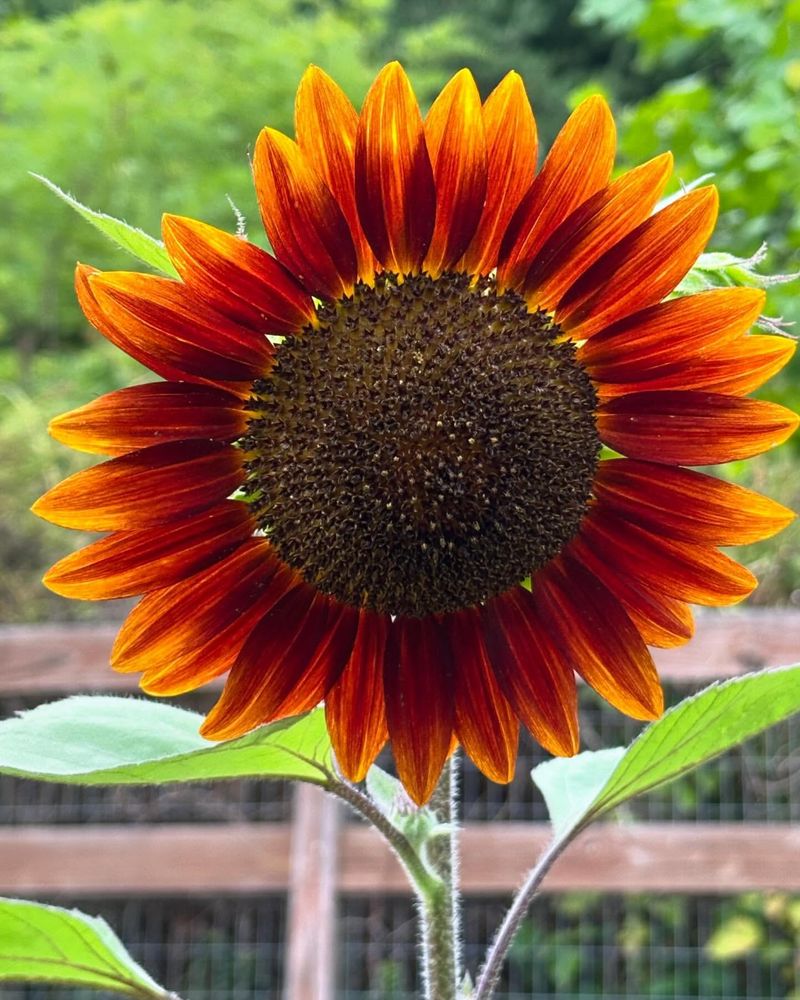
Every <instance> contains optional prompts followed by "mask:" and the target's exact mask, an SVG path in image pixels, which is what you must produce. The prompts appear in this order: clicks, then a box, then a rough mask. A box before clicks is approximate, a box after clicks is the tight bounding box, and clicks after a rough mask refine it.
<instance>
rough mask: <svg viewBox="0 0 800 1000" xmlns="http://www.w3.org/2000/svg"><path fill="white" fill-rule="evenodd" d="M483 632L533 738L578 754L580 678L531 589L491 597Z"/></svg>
mask: <svg viewBox="0 0 800 1000" xmlns="http://www.w3.org/2000/svg"><path fill="white" fill-rule="evenodd" d="M483 634H484V640H485V643H486V649H487V651H488V653H489V660H490V662H491V664H492V668H493V669H494V674H495V676H496V677H497V680H498V683H499V685H500V688H501V690H502V691H503V693H504V694H505V696H506V698H508V700H509V701H510V702H511V705H512V707H513V709H514V711H515V712H516V713H517V715H518V716H519V718H520V719H521V720H522V722H523V723H524V725H525V726H527V727H528V729H529V730H530V731H531V733H532V734H533V736H534V738H535V739H536V740H538V742H539V743H541V745H542V746H543V747H544V748H545V749H546V750H549V751H550V753H553V754H557V755H558V756H562V757H571V756H572V755H573V754H575V753H577V752H578V706H577V694H576V689H575V676H574V674H573V672H572V667H571V666H569V665H568V664H567V663H566V662H565V660H564V655H563V653H562V652H561V650H560V649H558V647H556V646H555V644H554V643H553V640H552V638H551V636H550V629H549V627H548V624H547V622H545V621H543V620H542V619H541V617H540V615H539V612H538V609H537V608H536V605H535V603H534V600H533V597H532V596H531V595H530V594H529V593H528V591H527V590H525V589H524V588H523V587H516V588H515V589H514V590H510V591H508V592H507V593H505V594H501V595H500V597H495V598H494V599H493V600H491V601H489V602H488V603H487V604H486V606H485V608H484V615H483Z"/></svg>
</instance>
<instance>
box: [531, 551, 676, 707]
mask: <svg viewBox="0 0 800 1000" xmlns="http://www.w3.org/2000/svg"><path fill="white" fill-rule="evenodd" d="M533 586H534V589H533V594H534V599H535V601H536V603H537V605H538V607H539V609H540V614H541V619H542V620H543V621H546V622H547V623H548V625H549V626H550V627H551V629H552V630H553V634H554V637H555V639H556V642H557V643H558V644H559V645H560V646H561V648H562V650H563V652H564V655H565V659H566V661H567V662H568V663H570V664H571V665H572V668H573V670H576V671H577V672H578V673H579V674H580V675H581V677H583V679H584V680H585V681H586V683H587V684H589V685H590V686H591V687H593V688H594V689H595V691H597V693H598V694H600V695H602V696H603V698H605V699H606V701H607V702H609V703H610V704H611V705H613V706H614V707H615V708H618V709H619V710H620V711H621V712H624V713H625V714H626V715H630V716H632V717H633V718H634V719H657V718H658V716H659V715H661V713H662V712H663V711H664V694H663V692H662V690H661V684H660V683H659V680H658V674H657V672H656V668H655V664H654V663H653V658H652V656H651V655H650V653H649V651H648V649H647V646H645V644H644V640H643V639H642V637H641V635H640V634H639V631H638V630H637V628H636V626H635V625H634V624H633V622H632V621H631V619H630V618H629V617H628V614H627V613H626V611H625V609H624V608H623V606H622V605H621V604H620V602H619V601H618V600H617V599H616V598H615V597H614V596H613V595H612V594H611V593H610V592H609V591H608V589H607V588H606V586H605V585H604V584H603V583H602V582H601V581H600V580H598V579H597V577H596V576H593V575H592V574H591V573H590V572H589V571H588V570H587V569H585V568H584V567H583V566H582V565H581V563H580V561H579V560H578V559H576V558H575V557H574V556H572V555H570V553H569V551H565V552H564V553H563V554H562V556H561V557H560V558H559V559H556V560H554V561H553V562H552V563H550V565H549V566H548V567H547V569H546V570H544V572H542V573H539V574H537V575H536V577H535V579H534V584H533Z"/></svg>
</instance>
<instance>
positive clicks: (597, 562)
mask: <svg viewBox="0 0 800 1000" xmlns="http://www.w3.org/2000/svg"><path fill="white" fill-rule="evenodd" d="M569 549H570V551H571V552H572V553H573V554H574V555H575V557H576V558H577V559H579V560H580V561H581V562H582V563H583V565H584V566H586V568H587V569H588V570H589V571H590V572H591V573H592V574H593V575H594V576H595V577H597V579H598V580H600V581H601V583H602V584H603V586H604V587H607V588H608V590H609V592H610V593H611V594H613V595H614V597H616V599H617V600H618V601H619V602H620V604H622V606H623V607H624V608H625V610H626V611H627V612H628V617H629V618H630V619H631V621H632V622H633V623H634V625H635V626H636V628H637V629H638V630H639V633H640V634H641V636H642V638H643V639H644V641H645V642H646V643H647V644H648V645H649V646H659V647H661V648H663V649H672V648H673V647H675V646H682V645H683V644H684V643H686V642H688V641H689V639H691V637H692V636H693V635H694V619H693V618H692V612H691V609H690V608H689V607H688V606H687V605H686V604H685V603H684V602H683V601H678V600H676V599H675V598H674V597H668V596H667V595H666V594H664V593H660V592H659V591H656V592H655V593H654V592H653V590H652V588H651V587H649V586H648V585H647V584H645V583H644V581H643V580H641V579H638V578H636V577H633V576H631V575H630V574H628V573H625V572H620V570H619V569H618V568H617V566H616V564H615V563H614V562H613V561H612V562H609V561H608V560H607V559H604V558H600V557H599V556H598V554H597V552H596V551H595V549H594V548H593V547H592V546H590V545H587V544H586V543H585V541H584V540H583V538H582V536H581V535H578V536H577V537H576V538H573V539H572V541H571V542H570V543H569Z"/></svg>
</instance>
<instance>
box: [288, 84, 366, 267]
mask: <svg viewBox="0 0 800 1000" xmlns="http://www.w3.org/2000/svg"><path fill="white" fill-rule="evenodd" d="M294 121H295V132H296V133H297V144H298V146H299V147H300V149H301V150H302V151H303V153H304V154H305V157H306V159H307V160H308V162H309V163H310V164H311V166H312V167H313V168H314V169H315V170H316V171H317V173H318V174H319V176H320V177H321V178H322V179H323V180H324V181H325V183H326V184H327V185H328V187H329V188H330V190H331V192H332V194H333V196H334V197H335V198H336V201H337V202H338V204H339V208H341V210H342V212H343V214H344V217H345V218H346V219H347V224H348V226H349V227H350V235H351V236H352V237H353V243H354V245H355V248H356V256H357V258H358V274H359V277H360V278H361V279H362V280H363V281H367V282H371V281H372V278H373V276H374V274H375V257H374V256H373V253H372V250H371V249H370V246H369V243H368V242H367V238H366V236H365V235H364V231H363V229H362V228H361V222H360V220H359V218H358V209H357V208H356V187H355V148H356V132H357V131H358V112H357V111H356V109H355V108H354V107H353V105H352V104H351V103H350V101H349V99H348V98H347V96H346V94H345V93H344V91H343V90H342V88H341V87H340V86H339V85H338V84H337V83H335V82H334V81H333V80H332V79H331V78H330V77H329V76H328V74H327V73H325V72H323V71H322V70H321V69H320V68H319V67H318V66H309V68H308V69H307V70H306V72H305V74H304V75H303V79H302V80H301V81H300V86H299V87H298V90H297V98H296V100H295V106H294Z"/></svg>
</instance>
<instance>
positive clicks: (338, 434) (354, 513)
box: [242, 274, 600, 617]
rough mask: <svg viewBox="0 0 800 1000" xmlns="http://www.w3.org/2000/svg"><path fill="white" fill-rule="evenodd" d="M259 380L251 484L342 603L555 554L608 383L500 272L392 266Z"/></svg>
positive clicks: (407, 610) (447, 603) (574, 516)
mask: <svg viewBox="0 0 800 1000" xmlns="http://www.w3.org/2000/svg"><path fill="white" fill-rule="evenodd" d="M319 320H320V325H319V327H318V328H316V329H313V328H311V327H309V328H306V329H304V330H303V331H301V332H300V333H299V334H297V335H296V336H291V337H287V338H286V339H285V340H284V341H283V342H282V343H281V345H280V347H279V348H278V350H277V352H276V357H275V363H274V367H273V370H272V372H271V373H270V374H269V376H267V377H266V378H264V379H261V380H259V381H257V382H256V383H254V385H253V399H252V400H251V403H250V405H251V408H252V413H253V416H252V418H251V420H250V423H249V426H248V431H247V434H246V436H245V437H244V439H243V441H242V445H243V447H244V448H245V449H246V450H247V451H248V452H249V453H250V460H249V462H248V465H247V474H248V484H247V489H248V491H249V493H250V494H251V495H252V497H253V504H254V509H255V511H256V513H257V517H258V519H259V522H260V524H261V525H262V527H263V529H264V530H265V532H267V533H268V534H269V536H270V538H271V540H272V543H273V544H274V545H275V547H276V549H277V551H278V553H279V554H280V556H281V557H282V558H283V559H284V560H285V561H286V562H287V563H288V564H289V565H290V566H293V567H294V568H295V569H298V570H300V571H301V573H302V574H303V576H304V577H305V579H306V580H308V582H309V583H313V584H314V585H315V586H316V587H318V588H319V589H320V590H322V591H324V592H326V593H328V594H332V595H334V596H335V597H337V598H338V599H339V600H340V601H343V602H344V603H346V604H350V605H354V606H363V607H367V608H372V609H374V610H377V611H382V612H386V613H389V614H394V615H411V616H416V617H422V616H425V615H428V614H431V613H439V612H446V611H455V610H457V609H459V608H464V607H469V606H472V605H475V604H478V603H480V602H482V601H485V600H487V599H488V598H490V597H493V596H495V595H496V594H499V593H502V592H503V591H504V590H507V589H508V588H509V587H511V586H513V585H514V584H517V583H519V582H520V580H522V579H524V578H525V577H526V576H528V575H529V574H530V573H532V572H535V571H536V570H537V569H539V568H540V567H542V566H543V565H544V564H545V563H547V562H548V561H549V560H550V559H552V558H553V556H555V555H556V554H557V553H558V552H559V551H560V550H561V548H562V547H563V546H564V544H565V543H566V542H567V541H568V540H569V539H570V538H572V537H573V536H574V535H575V533H576V532H577V530H578V526H579V524H580V521H581V518H582V517H583V515H584V514H585V513H586V508H587V502H588V500H589V497H590V493H591V488H592V481H593V479H594V473H595V469H596V466H597V460H598V455H599V448H600V442H599V439H598V436H597V429H596V424H595V416H594V411H595V408H596V405H597V400H596V396H595V392H594V389H593V387H592V383H591V381H590V379H589V377H588V375H587V374H586V372H585V371H584V369H583V368H582V367H581V365H580V364H579V363H578V362H577V361H576V359H575V348H574V346H573V345H572V344H571V343H569V342H568V341H563V340H559V336H560V333H561V331H560V330H559V328H558V327H557V326H555V325H554V324H553V323H552V322H551V321H550V319H549V317H548V316H547V315H546V314H545V313H543V312H537V313H530V312H528V310H527V307H526V305H525V302H524V301H523V300H522V299H521V298H520V297H519V296H518V295H516V294H515V293H511V292H506V293H504V294H502V295H498V294H497V292H496V289H495V285H494V282H493V281H492V280H491V279H488V278H486V279H482V280H481V281H479V282H478V284H477V285H475V286H471V284H470V279H469V278H468V277H467V276H465V275H455V274H445V275H443V276H442V277H440V278H437V279H435V280H434V279H432V278H430V277H428V276H427V275H419V276H415V277H410V278H406V279H405V280H403V281H402V282H400V281H398V279H397V278H396V277H395V276H394V275H390V274H383V275H379V276H378V277H377V279H376V283H375V287H374V288H373V287H369V286H367V285H358V287H357V288H356V289H355V292H354V294H353V296H352V298H348V299H343V300H342V301H339V302H336V303H333V304H326V305H323V306H321V307H320V309H319Z"/></svg>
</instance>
